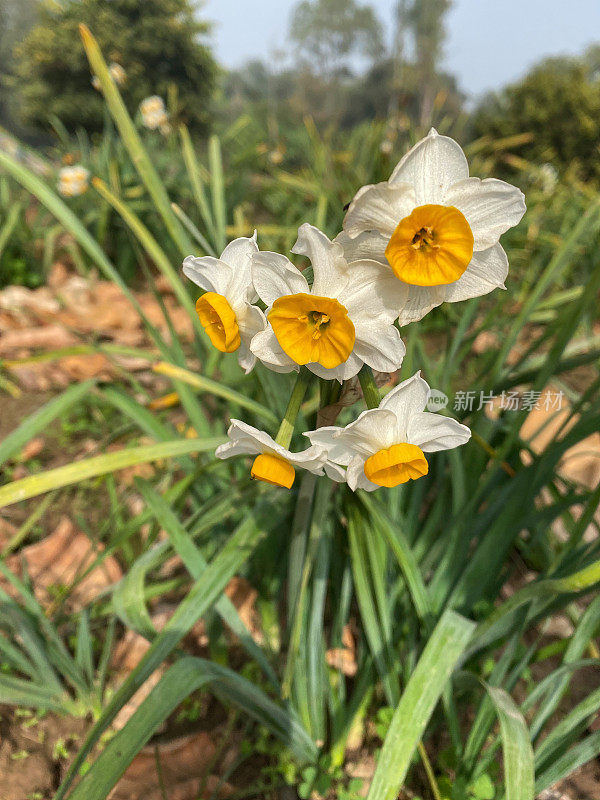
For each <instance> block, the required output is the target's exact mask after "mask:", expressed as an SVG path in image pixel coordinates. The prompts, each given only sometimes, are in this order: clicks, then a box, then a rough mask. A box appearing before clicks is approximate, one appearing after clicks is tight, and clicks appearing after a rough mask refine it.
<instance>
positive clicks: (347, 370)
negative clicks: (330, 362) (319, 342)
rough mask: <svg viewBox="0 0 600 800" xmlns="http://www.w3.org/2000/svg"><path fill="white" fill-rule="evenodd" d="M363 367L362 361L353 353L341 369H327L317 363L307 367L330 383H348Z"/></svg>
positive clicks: (340, 366)
mask: <svg viewBox="0 0 600 800" xmlns="http://www.w3.org/2000/svg"><path fill="white" fill-rule="evenodd" d="M362 365H363V361H362V359H360V358H359V357H358V356H357V355H356V353H355V352H352V353H350V355H349V356H348V358H347V360H346V361H344V362H343V363H342V364H340V365H339V367H334V368H333V369H326V368H325V367H322V366H321V364H316V363H310V364H307V365H306V366H307V367H308V369H309V370H310V371H311V372H314V374H315V375H318V376H319V378H324V379H325V380H328V381H339V382H340V383H342V382H343V381H348V380H350V378H353V377H354V376H355V375H357V374H358V372H359V371H360V368H361V367H362Z"/></svg>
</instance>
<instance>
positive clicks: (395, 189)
mask: <svg viewBox="0 0 600 800" xmlns="http://www.w3.org/2000/svg"><path fill="white" fill-rule="evenodd" d="M415 205H416V203H415V193H414V191H413V188H412V186H411V185H410V184H407V183H397V184H392V183H388V182H387V181H384V182H382V183H376V184H372V185H371V186H363V187H362V189H360V190H359V191H358V192H357V193H356V195H355V196H354V199H353V200H352V202H351V203H350V207H349V208H348V212H347V213H346V216H345V217H344V223H343V226H344V230H345V231H346V233H347V234H348V235H349V236H350V237H355V236H358V234H359V233H363V232H364V231H379V232H380V233H382V234H383V235H384V236H386V237H387V238H388V239H389V238H390V236H391V235H392V234H393V232H394V231H395V230H396V227H397V225H398V223H399V222H400V220H401V219H404V217H407V216H408V215H409V214H410V213H411V211H412V210H413V209H414V207H415Z"/></svg>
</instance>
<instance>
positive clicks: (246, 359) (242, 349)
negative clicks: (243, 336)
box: [236, 340, 256, 375]
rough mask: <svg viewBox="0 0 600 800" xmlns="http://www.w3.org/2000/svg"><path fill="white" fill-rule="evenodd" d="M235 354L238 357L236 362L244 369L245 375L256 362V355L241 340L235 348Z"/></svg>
mask: <svg viewBox="0 0 600 800" xmlns="http://www.w3.org/2000/svg"><path fill="white" fill-rule="evenodd" d="M236 355H237V358H238V364H239V365H240V367H241V368H242V369H243V370H244V372H245V373H246V375H248V374H249V373H250V372H252V370H253V369H254V366H255V364H256V356H255V355H254V353H253V352H252V351H251V350H250V348H249V347H248V345H247V344H246V343H245V342H244V341H243V340H242V343H241V344H240V346H239V347H238V349H237V352H236Z"/></svg>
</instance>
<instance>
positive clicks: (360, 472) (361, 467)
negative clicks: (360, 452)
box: [346, 456, 379, 492]
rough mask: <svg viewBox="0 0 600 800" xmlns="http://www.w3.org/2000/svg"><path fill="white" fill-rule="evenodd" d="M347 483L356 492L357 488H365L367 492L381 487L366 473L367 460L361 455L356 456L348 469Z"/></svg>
mask: <svg viewBox="0 0 600 800" xmlns="http://www.w3.org/2000/svg"><path fill="white" fill-rule="evenodd" d="M346 483H347V484H348V486H349V487H350V488H351V489H352V491H353V492H355V491H356V490H357V489H364V490H365V491H367V492H374V491H375V489H379V486H377V484H376V483H371V481H370V480H369V479H368V478H367V476H366V475H365V460H364V458H362V457H361V456H356V457H355V458H353V459H352V462H351V464H350V466H349V467H348V469H347V470H346Z"/></svg>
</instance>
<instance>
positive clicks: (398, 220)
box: [336, 129, 525, 325]
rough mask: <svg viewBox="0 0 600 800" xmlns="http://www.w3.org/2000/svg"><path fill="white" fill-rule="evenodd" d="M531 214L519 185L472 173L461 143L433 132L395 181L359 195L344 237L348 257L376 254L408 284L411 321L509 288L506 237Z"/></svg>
mask: <svg viewBox="0 0 600 800" xmlns="http://www.w3.org/2000/svg"><path fill="white" fill-rule="evenodd" d="M524 213H525V199H524V196H523V193H522V192H521V191H520V190H519V189H517V188H516V187H515V186H511V185H510V184H509V183H505V182H504V181H500V180H496V179H495V178H486V179H485V180H480V179H479V178H470V177H469V166H468V164H467V159H466V158H465V154H464V153H463V151H462V150H461V148H460V146H459V145H458V144H457V143H456V142H455V141H454V140H453V139H450V138H448V137H447V136H440V135H439V134H438V133H437V131H435V130H434V129H432V130H431V131H430V133H429V135H428V136H426V137H425V138H424V139H422V140H421V141H420V142H418V143H417V144H416V145H415V146H414V147H413V148H412V150H410V151H409V152H408V153H407V154H406V155H405V156H404V158H403V159H402V160H401V161H400V163H399V164H398V165H397V167H396V168H395V169H394V171H393V173H392V175H391V177H390V179H389V180H388V181H384V182H382V183H377V184H374V185H371V186H363V187H362V189H360V190H359V191H358V192H357V194H356V196H355V197H354V199H353V200H352V202H351V203H350V206H349V208H348V213H347V214H346V217H345V219H344V223H343V226H344V230H343V232H342V233H341V234H339V236H338V237H337V238H336V241H338V242H339V243H340V244H341V245H342V246H343V248H344V252H345V255H346V259H347V260H348V262H353V261H356V260H362V259H369V258H371V259H374V260H375V261H377V262H379V263H381V264H384V265H385V266H386V267H387V268H388V269H391V271H392V273H393V274H394V275H396V277H397V278H398V281H399V282H401V283H402V284H403V285H405V286H406V287H407V291H408V298H407V300H406V303H405V304H404V306H403V307H402V308H399V309H398V310H399V312H400V315H399V321H400V325H405V324H407V323H409V322H414V321H415V320H419V319H421V318H422V317H424V316H425V314H427V313H428V312H429V311H431V309H432V308H435V307H436V306H439V305H440V304H441V303H443V302H450V303H454V302H457V301H459V300H467V299H468V298H470V297H479V296H480V295H483V294H487V293H488V292H491V291H492V290H493V289H495V288H496V287H501V288H504V280H505V278H506V276H507V274H508V259H507V257H506V253H505V252H504V250H503V249H502V247H501V246H500V244H499V239H500V236H501V235H502V234H503V233H505V232H506V231H507V230H508V229H509V228H512V227H513V226H515V225H517V224H518V222H519V221H520V219H521V217H522V216H523V214H524ZM350 269H352V265H351V266H350Z"/></svg>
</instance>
